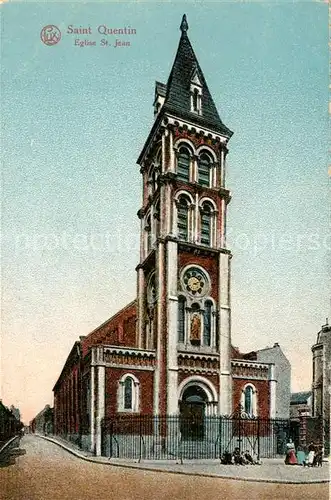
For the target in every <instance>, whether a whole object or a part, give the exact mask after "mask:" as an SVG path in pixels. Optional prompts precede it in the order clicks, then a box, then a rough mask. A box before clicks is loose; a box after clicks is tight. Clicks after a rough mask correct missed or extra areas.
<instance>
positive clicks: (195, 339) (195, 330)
mask: <svg viewBox="0 0 331 500" xmlns="http://www.w3.org/2000/svg"><path fill="white" fill-rule="evenodd" d="M200 334H201V317H200V314H199V313H197V312H196V313H194V314H193V316H192V320H191V335H190V340H191V344H195V345H197V344H200Z"/></svg>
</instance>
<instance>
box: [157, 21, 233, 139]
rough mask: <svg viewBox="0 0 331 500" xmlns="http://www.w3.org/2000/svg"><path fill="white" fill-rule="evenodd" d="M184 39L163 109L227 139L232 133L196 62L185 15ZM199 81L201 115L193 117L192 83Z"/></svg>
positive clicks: (168, 85)
mask: <svg viewBox="0 0 331 500" xmlns="http://www.w3.org/2000/svg"><path fill="white" fill-rule="evenodd" d="M180 30H181V32H182V36H181V37H180V40H179V45H178V49H177V54H176V56H175V60H174V63H173V66H172V69H171V72H170V76H169V78H168V82H167V85H166V88H167V93H166V96H165V101H164V105H163V107H162V109H163V110H164V111H166V110H168V111H171V112H172V113H175V114H176V115H177V116H178V117H182V118H185V117H186V118H189V119H191V120H192V119H194V120H195V122H197V123H198V124H199V125H200V126H202V127H203V126H206V127H209V128H212V129H213V130H215V131H218V132H220V133H224V134H225V135H227V136H230V137H231V135H232V132H231V131H230V130H229V129H228V128H227V127H226V126H225V125H224V124H223V123H222V121H221V119H220V117H219V114H218V111H217V109H216V106H215V104H214V101H213V98H212V96H211V94H210V92H209V89H208V86H207V83H206V80H205V77H204V75H203V72H202V70H201V68H200V65H199V62H198V60H197V58H196V55H195V53H194V50H193V48H192V45H191V42H190V40H189V37H188V35H187V30H188V23H187V19H186V15H185V14H184V15H183V18H182V22H181V25H180ZM196 79H197V80H198V82H199V85H200V86H201V108H202V113H201V115H197V114H196V113H192V109H191V88H190V86H191V83H192V82H194V81H195V80H196Z"/></svg>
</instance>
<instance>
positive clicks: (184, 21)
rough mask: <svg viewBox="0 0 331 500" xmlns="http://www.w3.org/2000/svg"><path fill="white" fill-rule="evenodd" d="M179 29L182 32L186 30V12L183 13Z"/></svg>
mask: <svg viewBox="0 0 331 500" xmlns="http://www.w3.org/2000/svg"><path fill="white" fill-rule="evenodd" d="M180 31H181V32H182V33H183V34H184V33H186V32H187V31H188V23H187V19H186V14H184V15H183V19H182V22H181V25H180Z"/></svg>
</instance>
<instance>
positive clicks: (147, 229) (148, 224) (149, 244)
mask: <svg viewBox="0 0 331 500" xmlns="http://www.w3.org/2000/svg"><path fill="white" fill-rule="evenodd" d="M145 232H146V250H147V252H149V251H150V250H151V249H152V224H151V216H150V214H149V215H147V217H146V222H145Z"/></svg>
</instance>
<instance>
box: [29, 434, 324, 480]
mask: <svg viewBox="0 0 331 500" xmlns="http://www.w3.org/2000/svg"><path fill="white" fill-rule="evenodd" d="M36 436H38V437H40V438H42V439H46V440H48V441H50V442H53V443H55V444H57V445H59V446H61V447H62V448H64V449H65V450H67V451H68V452H69V453H72V454H73V455H75V456H76V457H78V458H80V459H83V460H87V461H90V462H94V463H98V464H103V465H112V466H115V467H128V468H134V469H142V470H148V471H158V472H168V473H172V474H186V475H193V476H204V477H218V478H225V479H234V480H241V481H254V482H267V483H287V484H313V483H330V467H331V462H327V461H325V462H323V467H314V468H308V467H302V466H296V465H293V466H291V465H285V464H284V460H283V459H278V458H266V459H264V460H263V461H262V465H245V466H240V465H222V464H220V462H219V460H185V461H184V463H183V464H180V463H176V461H175V460H174V461H170V460H167V461H165V460H154V461H152V460H142V461H141V462H140V463H138V462H137V461H136V460H129V459H119V458H107V457H96V456H94V455H92V453H89V452H85V451H83V450H80V449H79V448H78V447H77V446H75V445H74V444H73V443H70V442H68V441H65V440H64V439H61V438H58V437H56V438H55V437H49V436H42V435H39V434H36Z"/></svg>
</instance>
